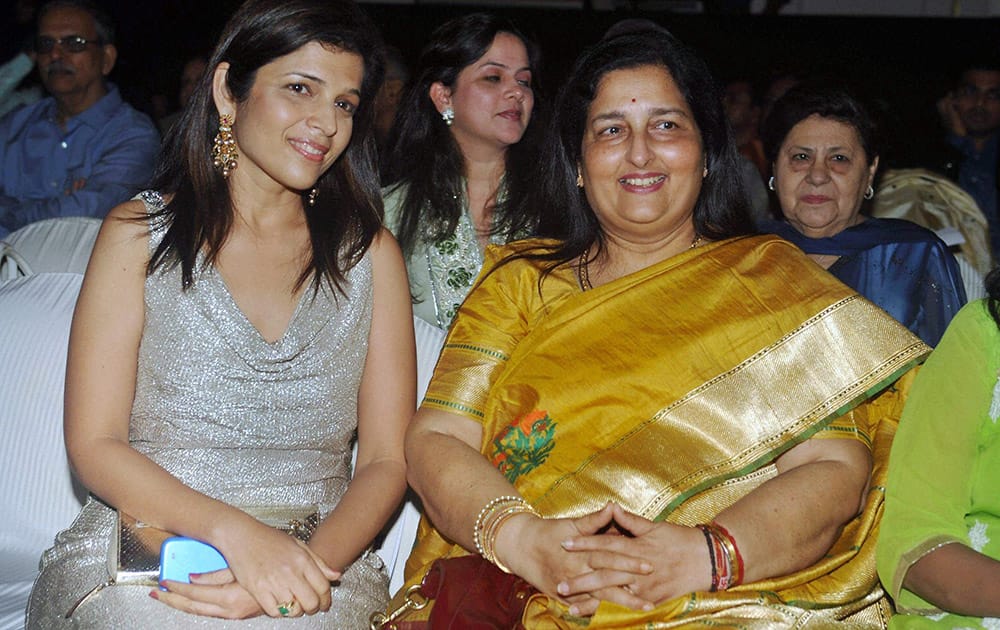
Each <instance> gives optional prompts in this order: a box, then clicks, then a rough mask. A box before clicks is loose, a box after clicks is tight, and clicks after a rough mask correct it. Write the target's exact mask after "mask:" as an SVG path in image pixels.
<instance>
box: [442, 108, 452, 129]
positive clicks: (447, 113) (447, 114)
mask: <svg viewBox="0 0 1000 630" xmlns="http://www.w3.org/2000/svg"><path fill="white" fill-rule="evenodd" d="M441 120H443V121H444V124H446V125H448V126H449V127H451V123H453V122H455V110H453V109H452V108H451V107H445V108H444V111H443V112H441Z"/></svg>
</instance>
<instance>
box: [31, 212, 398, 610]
mask: <svg viewBox="0 0 1000 630" xmlns="http://www.w3.org/2000/svg"><path fill="white" fill-rule="evenodd" d="M141 197H142V198H143V200H144V201H145V203H146V206H147V209H150V210H155V209H157V208H159V207H160V204H162V200H161V199H160V197H159V195H157V194H155V193H149V192H147V193H143V194H142V195H141ZM160 238H162V234H161V233H157V232H154V233H153V235H152V238H151V246H152V245H153V244H155V243H156V242H158V241H159V239H160ZM347 278H348V281H349V284H348V285H347V286H346V287H345V289H346V293H347V296H346V297H345V296H343V295H335V294H334V293H333V292H331V291H329V290H327V289H326V288H325V287H324V288H323V289H322V290H321V291H320V293H319V295H317V296H316V297H315V299H313V293H312V291H311V290H306V291H305V292H303V297H302V299H301V301H300V303H299V305H298V307H297V309H296V311H295V314H294V315H293V317H292V320H291V322H290V324H289V326H288V330H287V331H286V332H285V334H284V336H283V337H282V338H281V339H280V340H278V341H277V342H275V343H273V344H269V343H267V342H266V341H265V340H264V339H263V337H261V335H260V334H259V333H258V332H257V330H256V329H255V328H254V327H253V325H252V324H251V323H250V322H249V321H248V320H247V319H246V317H244V315H243V314H242V312H241V311H240V310H239V308H238V307H237V305H236V303H235V301H234V300H233V298H232V296H231V295H230V294H229V291H228V289H227V288H226V286H225V284H224V283H223V281H222V279H221V277H220V276H219V275H218V274H217V273H216V272H215V271H214V270H213V269H211V268H209V269H207V270H206V271H204V272H202V273H201V274H199V275H198V276H197V277H196V281H195V283H194V286H193V287H192V288H191V289H189V290H188V291H182V290H181V277H180V269H179V267H176V268H174V269H171V270H169V271H166V272H163V273H156V274H154V275H152V276H150V277H149V278H147V280H146V285H145V304H146V306H145V312H146V321H145V327H144V329H143V333H142V342H141V345H140V348H139V363H138V376H137V379H136V390H135V402H134V404H133V406H132V417H131V424H130V430H129V440H130V442H131V444H132V445H133V447H134V448H136V449H137V450H139V451H140V452H142V453H144V454H146V455H147V456H149V457H150V458H151V459H152V460H153V461H155V462H156V463H158V464H159V465H160V466H162V467H163V468H165V469H166V470H168V471H169V472H170V473H172V474H173V475H175V476H176V477H177V478H179V479H180V480H181V481H183V482H184V483H186V484H187V485H189V486H191V487H192V488H194V489H196V490H199V491H201V492H204V493H205V494H207V495H210V496H212V497H216V498H218V499H221V500H223V501H226V502H228V503H230V504H232V505H237V506H254V505H256V506H273V505H294V504H299V505H317V506H319V508H320V511H321V513H322V514H323V515H324V516H325V515H326V513H328V512H329V511H330V510H331V509H333V507H334V506H335V505H336V504H337V502H338V501H339V499H340V497H341V496H342V495H343V493H344V491H345V490H346V488H347V484H348V482H349V480H350V476H351V441H352V439H353V436H354V432H355V428H356V426H357V394H358V386H359V384H360V379H361V373H362V368H363V367H364V361H365V356H366V353H367V349H368V332H369V328H370V325H371V304H372V273H371V259H370V257H369V256H368V255H366V256H365V257H364V258H363V259H362V261H361V262H360V263H358V264H357V265H356V266H355V267H354V268H353V269H351V270H350V272H349V273H348V274H347ZM114 522H115V518H114V512H113V510H111V509H110V508H109V507H107V506H106V505H105V504H103V503H101V502H100V501H98V500H97V499H94V498H91V499H90V500H89V501H88V502H87V504H86V505H85V506H84V508H83V510H82V512H81V513H80V515H79V517H77V519H76V521H75V522H74V523H73V524H72V526H71V527H70V528H69V529H67V530H66V531H64V532H62V533H60V534H59V535H58V537H57V538H56V542H55V546H54V547H53V548H51V549H49V550H48V551H46V552H45V554H44V555H43V556H42V563H41V564H42V570H41V574H40V575H39V577H38V580H37V581H36V582H35V586H34V589H33V591H32V593H31V600H30V603H29V606H28V617H27V620H28V621H27V624H28V628H51V627H57V628H61V627H80V628H203V627H213V628H214V627H221V628H257V627H275V628H293V627H294V628H299V627H309V628H314V627H315V628H337V629H342V628H343V629H354V628H357V629H362V628H367V627H368V616H369V614H370V613H371V612H373V611H375V610H382V609H384V608H385V605H386V601H387V599H388V577H387V576H386V574H385V570H384V568H383V566H382V562H381V561H380V560H379V559H378V556H376V555H375V554H374V553H370V552H369V553H366V554H365V555H364V556H363V557H362V558H361V559H360V560H358V561H356V562H355V563H354V564H353V565H352V566H351V567H350V568H349V569H348V570H347V571H346V572H345V573H344V575H343V578H342V580H341V582H340V583H339V584H338V585H337V586H335V587H334V588H333V589H332V593H333V607H332V608H331V610H330V612H329V613H326V614H319V615H315V616H312V617H301V618H296V619H271V618H268V617H258V618H256V619H251V620H246V621H237V622H232V621H224V620H219V619H212V618H207V617H198V616H195V615H190V614H187V613H183V612H179V611H176V610H174V609H172V608H169V607H168V606H166V605H164V604H162V603H160V602H157V601H155V600H153V599H151V598H150V597H149V596H148V592H149V590H150V588H149V587H143V586H121V585H118V586H111V587H108V588H105V589H103V590H101V591H100V592H99V593H98V594H97V595H96V596H95V597H92V598H90V599H88V600H87V601H86V602H85V603H84V604H83V605H81V606H80V607H79V608H77V610H76V611H75V612H74V614H73V616H72V617H71V618H70V619H69V620H65V619H61V617H62V616H63V615H64V614H65V613H66V611H67V610H69V609H70V608H71V607H72V605H73V604H74V603H75V602H76V601H77V600H79V598H80V597H81V596H83V595H84V594H85V593H87V592H88V591H89V590H91V589H92V588H93V587H94V586H96V585H98V584H100V583H102V582H103V581H105V580H106V579H107V578H108V569H107V557H108V545H109V541H110V539H111V535H112V530H113V524H114Z"/></svg>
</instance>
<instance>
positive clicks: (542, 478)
mask: <svg viewBox="0 0 1000 630" xmlns="http://www.w3.org/2000/svg"><path fill="white" fill-rule="evenodd" d="M540 271H541V270H540V268H539V266H538V265H537V264H536V263H533V262H528V261H514V262H511V263H509V264H507V265H505V266H503V267H501V268H499V269H497V271H496V272H495V273H494V274H491V275H489V276H486V277H485V279H484V280H483V281H482V284H481V286H480V288H479V289H478V290H477V292H476V293H475V294H473V296H471V297H470V299H469V300H468V301H467V302H466V304H465V306H463V311H462V315H463V316H462V317H460V318H459V319H458V322H457V323H458V324H461V323H462V322H463V321H465V322H467V323H468V328H467V329H460V328H456V329H455V330H453V331H452V334H451V336H450V338H449V341H448V344H447V345H446V350H445V352H444V353H443V354H442V357H441V359H440V361H439V363H438V368H437V371H436V372H435V379H434V382H433V383H432V385H431V387H430V390H429V392H428V397H427V399H425V402H424V404H425V405H428V406H432V407H438V408H443V409H447V410H450V411H455V412H458V413H463V414H465V415H468V416H469V417H472V418H478V419H479V421H480V422H482V423H483V443H482V448H481V450H482V452H483V454H484V455H485V456H486V457H487V458H488V459H490V460H491V461H492V462H493V463H494V464H495V465H496V466H497V468H498V469H499V470H500V471H501V472H502V473H503V474H504V475H505V476H506V477H507V478H508V480H510V481H511V482H512V483H513V484H514V485H515V487H516V488H517V489H518V491H519V492H520V493H521V495H522V496H524V497H525V498H526V499H527V500H528V501H530V502H531V503H532V504H533V505H534V506H535V507H536V508H537V509H538V510H539V511H540V512H541V513H542V514H544V515H545V516H547V517H575V516H581V515H583V514H586V513H590V512H593V511H595V510H598V509H600V508H601V507H602V506H603V505H604V504H605V503H606V502H607V501H615V502H618V503H620V504H622V505H623V506H624V507H625V508H627V509H629V510H630V511H632V512H635V513H637V514H640V515H642V516H644V517H646V518H649V519H654V520H666V521H670V522H674V523H679V524H683V525H692V524H695V523H699V522H704V521H708V520H711V519H712V518H713V517H714V516H715V515H716V514H718V513H719V512H720V511H721V510H723V509H725V508H726V507H728V506H729V505H731V504H732V503H734V502H735V501H737V500H739V499H740V498H741V497H743V496H745V495H746V494H747V493H748V492H750V491H751V490H753V489H754V488H756V487H757V486H758V485H760V484H761V483H763V482H765V481H766V480H768V479H770V478H771V477H773V476H774V475H775V474H776V469H775V467H774V465H773V462H774V460H775V459H776V458H777V457H778V456H780V455H781V454H782V453H784V452H785V451H787V450H788V449H790V448H791V447H793V446H794V445H796V444H798V443H801V442H802V441H804V440H806V439H809V438H811V437H821V438H825V437H849V438H852V439H858V440H862V441H864V442H866V443H867V444H868V445H869V446H870V447H871V448H872V451H873V457H874V460H875V462H876V465H875V472H874V474H873V480H872V490H871V491H870V494H869V496H868V498H867V502H866V506H865V509H864V511H863V513H862V514H861V515H860V516H859V517H858V518H856V519H855V520H854V521H852V522H851V523H850V524H849V525H848V526H847V527H846V528H845V529H844V532H843V533H842V535H841V538H840V540H839V541H838V542H837V543H836V544H835V545H834V547H833V549H831V551H830V553H829V554H828V555H827V557H825V558H824V559H823V560H821V561H820V562H819V563H817V564H816V565H814V566H812V567H809V568H808V569H805V570H804V571H800V572H798V573H796V574H793V575H790V576H785V577H783V578H780V579H774V580H768V581H766V582H757V583H753V584H746V585H743V586H741V587H738V588H735V589H731V590H730V591H727V592H724V593H695V594H690V595H687V596H684V597H681V598H677V599H675V600H672V601H670V602H665V603H664V604H662V605H661V606H659V607H657V608H656V609H655V610H653V611H651V612H648V613H646V612H640V611H632V610H625V609H618V608H615V607H613V606H611V605H607V604H605V605H602V608H601V609H600V610H599V611H598V613H597V615H595V616H594V617H593V618H592V619H591V620H590V623H589V626H588V627H589V628H632V627H646V628H659V627H663V628H668V627H675V626H691V627H697V626H705V627H708V626H711V627H719V626H720V625H721V626H723V627H729V626H738V627H744V626H748V625H749V626H753V627H768V626H774V627H790V626H791V625H802V626H803V627H808V626H809V625H810V623H813V622H809V618H810V617H815V621H816V622H822V623H827V622H831V621H834V620H836V619H845V618H852V619H853V620H854V622H855V623H859V624H860V625H861V626H867V627H873V626H877V625H882V623H883V622H884V618H883V617H884V615H885V614H887V611H888V607H887V604H885V602H884V594H883V593H882V591H881V589H880V588H879V587H878V586H877V580H876V578H875V571H874V557H873V555H872V554H873V548H872V547H873V544H874V538H873V534H874V532H875V531H876V528H877V524H878V519H879V516H880V514H881V505H882V483H881V479H882V477H883V476H884V461H885V459H886V458H887V454H888V445H889V443H890V442H891V438H892V435H893V433H894V431H895V426H896V420H897V419H898V414H899V411H900V410H901V406H902V405H901V402H902V398H903V396H904V394H905V388H906V387H907V386H908V382H909V379H908V378H906V379H902V380H900V381H899V383H898V384H897V386H896V387H890V386H891V385H892V384H893V383H894V382H896V381H897V379H899V377H900V375H902V374H904V373H905V372H907V370H909V369H910V368H911V367H912V366H913V365H915V364H916V363H918V362H919V361H920V360H921V359H922V358H923V357H924V356H925V355H926V353H927V352H928V351H929V348H927V346H926V345H924V344H923V343H922V342H921V341H920V340H919V339H917V338H916V337H915V336H913V335H912V334H911V333H909V332H908V331H907V330H906V329H905V328H903V327H902V326H900V325H899V324H897V323H896V322H895V321H894V320H892V319H891V318H890V317H888V316H887V315H886V314H885V313H884V312H882V311H881V310H880V309H878V308H877V307H875V306H874V305H872V304H871V303H869V302H867V301H866V300H864V299H863V298H861V297H860V296H858V295H857V294H856V293H855V292H854V291H852V290H851V289H849V288H848V287H846V286H844V285H843V284H841V283H840V282H838V281H836V280H835V279H833V278H831V277H830V276H829V275H828V274H826V273H825V272H824V271H823V270H822V269H820V268H819V267H818V266H817V265H815V264H814V263H812V262H811V261H810V260H808V259H807V258H805V257H804V256H803V255H802V254H801V252H799V251H798V250H797V249H796V248H794V247H793V246H792V245H790V244H788V243H786V242H784V241H781V240H780V239H776V238H774V237H747V238H740V239H732V240H728V241H722V242H718V243H713V244H710V245H706V246H703V247H701V248H698V249H696V250H692V251H690V252H686V253H684V254H681V255H678V256H675V257H673V258H671V259H669V260H667V261H664V262H662V263H660V264H657V265H654V266H652V267H649V268H647V269H644V270H642V271H639V272H637V273H634V274H630V275H628V276H626V277H623V278H621V279H619V280H617V281H615V282H612V283H609V284H606V285H603V286H600V287H598V288H596V289H594V290H592V291H587V292H581V291H580V290H579V288H578V287H575V286H574V284H575V283H574V282H573V278H572V272H570V271H566V270H562V271H560V270H557V271H556V272H554V273H552V274H551V275H550V276H548V277H546V278H545V279H544V280H543V281H542V282H541V283H539V277H540ZM507 302H513V303H516V304H517V305H518V306H517V307H511V306H505V304H506V303H507ZM493 313H498V314H499V315H491V314H493ZM512 313H516V314H517V316H516V317H510V315H511V314H512ZM497 317H506V318H507V319H509V320H510V321H512V322H513V323H512V324H510V325H503V323H502V322H503V321H504V320H499V321H498V320H497V319H496V318H497ZM484 322H489V325H488V326H487V325H484ZM494 329H495V330H494ZM473 334H474V335H475V337H472V336H471V335H473ZM473 339H475V341H474V342H473ZM463 346H470V347H471V348H470V347H463ZM449 347H450V348H452V350H449ZM470 353H471V354H470ZM472 357H475V361H472V362H470V358H472ZM423 533H424V534H426V536H424V537H423V538H422V539H421V541H420V543H418V546H417V549H416V550H415V552H414V556H413V557H412V558H411V561H413V562H411V569H413V570H414V571H415V572H416V573H420V570H419V569H418V568H417V566H416V565H418V564H425V563H426V561H428V560H430V559H432V556H433V557H441V556H443V555H445V554H448V553H464V552H461V551H460V550H458V549H457V548H454V547H451V546H450V545H447V543H446V542H445V541H444V540H443V539H441V538H440V536H438V535H436V533H435V532H433V531H432V530H431V529H430V528H429V527H426V528H425V529H424V530H423ZM737 621H738V622H737ZM758 622H759V623H758ZM525 623H526V626H527V627H528V628H575V627H579V626H578V625H576V622H575V621H574V620H573V619H572V618H570V617H568V616H566V609H565V608H564V607H562V606H561V605H559V604H558V603H556V602H554V601H551V600H550V599H549V598H547V597H545V596H544V595H538V596H535V597H534V598H533V599H532V602H531V604H530V605H529V606H528V609H527V611H526V617H525Z"/></svg>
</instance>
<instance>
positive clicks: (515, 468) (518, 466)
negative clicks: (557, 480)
mask: <svg viewBox="0 0 1000 630" xmlns="http://www.w3.org/2000/svg"><path fill="white" fill-rule="evenodd" d="M555 430H556V423H555V422H553V421H552V418H550V417H549V414H548V412H547V411H532V412H531V413H529V414H527V415H525V416H524V417H522V418H521V419H520V420H517V421H516V422H514V423H513V424H511V425H509V426H507V427H505V428H504V429H503V431H501V432H500V433H499V434H497V436H496V437H495V438H493V458H492V461H493V465H494V466H496V467H497V470H499V471H500V472H501V473H502V474H503V476H504V477H506V478H507V481H509V482H511V483H514V481H515V480H516V479H517V478H518V477H520V476H521V475H525V474H527V473H529V472H531V471H532V470H534V469H536V468H538V467H539V466H541V465H542V464H544V463H545V460H546V459H548V458H549V454H550V453H551V452H552V449H553V448H555V445H556V443H555V440H554V437H555Z"/></svg>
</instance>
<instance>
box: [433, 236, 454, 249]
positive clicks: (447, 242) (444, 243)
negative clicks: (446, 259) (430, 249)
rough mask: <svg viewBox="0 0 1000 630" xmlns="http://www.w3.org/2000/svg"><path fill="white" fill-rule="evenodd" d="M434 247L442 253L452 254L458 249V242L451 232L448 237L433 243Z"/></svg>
mask: <svg viewBox="0 0 1000 630" xmlns="http://www.w3.org/2000/svg"><path fill="white" fill-rule="evenodd" d="M434 247H436V248H437V249H438V251H439V252H441V253H442V254H454V253H455V252H457V251H458V242H457V241H456V240H455V235H454V234H452V235H451V236H449V237H448V238H443V239H441V240H440V241H438V242H437V243H434Z"/></svg>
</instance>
